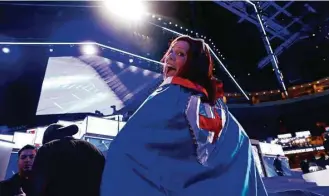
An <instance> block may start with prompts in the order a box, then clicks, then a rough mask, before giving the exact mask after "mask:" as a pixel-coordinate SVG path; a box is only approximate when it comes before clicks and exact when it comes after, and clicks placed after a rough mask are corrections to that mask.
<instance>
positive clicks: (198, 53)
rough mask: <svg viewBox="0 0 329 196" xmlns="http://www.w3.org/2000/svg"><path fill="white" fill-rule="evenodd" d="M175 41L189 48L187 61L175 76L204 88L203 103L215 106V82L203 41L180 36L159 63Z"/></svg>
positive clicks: (211, 64)
mask: <svg viewBox="0 0 329 196" xmlns="http://www.w3.org/2000/svg"><path fill="white" fill-rule="evenodd" d="M177 41H185V42H187V43H188V44H189V46H190V48H189V50H188V52H187V61H186V63H185V65H184V66H183V68H182V70H180V71H179V73H178V74H177V76H179V77H182V78H186V79H188V80H190V81H192V82H194V83H197V84H199V85H201V86H202V87H204V88H205V89H206V91H207V93H208V97H207V98H206V99H204V101H206V102H208V103H209V104H212V105H213V104H215V101H216V82H215V81H214V79H213V62H212V58H211V54H210V51H209V48H208V47H209V46H208V45H207V44H206V43H205V42H204V40H203V39H194V38H192V37H189V36H180V37H178V38H176V39H174V40H173V41H172V42H171V44H170V48H169V49H168V50H167V52H166V53H165V55H164V56H163V58H162V59H161V62H164V61H165V58H166V57H167V56H168V55H169V53H170V51H171V47H172V46H173V44H175V43H176V42H177Z"/></svg>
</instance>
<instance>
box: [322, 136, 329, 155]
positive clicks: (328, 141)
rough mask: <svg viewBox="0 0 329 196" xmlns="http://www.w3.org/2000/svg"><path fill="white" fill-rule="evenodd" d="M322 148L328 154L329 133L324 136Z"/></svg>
mask: <svg viewBox="0 0 329 196" xmlns="http://www.w3.org/2000/svg"><path fill="white" fill-rule="evenodd" d="M323 147H324V149H325V152H326V153H327V154H329V133H325V134H324V142H323Z"/></svg>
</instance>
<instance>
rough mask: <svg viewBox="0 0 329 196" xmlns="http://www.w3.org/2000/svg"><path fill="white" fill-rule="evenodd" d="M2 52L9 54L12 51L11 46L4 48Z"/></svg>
mask: <svg viewBox="0 0 329 196" xmlns="http://www.w3.org/2000/svg"><path fill="white" fill-rule="evenodd" d="M2 52H3V53H6V54H8V53H9V52H10V50H9V48H7V47H5V48H2Z"/></svg>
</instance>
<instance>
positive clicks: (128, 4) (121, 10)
mask: <svg viewBox="0 0 329 196" xmlns="http://www.w3.org/2000/svg"><path fill="white" fill-rule="evenodd" d="M104 3H105V6H106V8H107V9H108V10H110V11H111V12H112V13H114V14H116V15H119V16H121V17H122V18H125V19H129V20H140V19H141V18H142V16H143V15H144V14H146V9H145V6H144V5H143V3H142V1H138V0H134V1H127V0H120V1H109V0H107V1H104Z"/></svg>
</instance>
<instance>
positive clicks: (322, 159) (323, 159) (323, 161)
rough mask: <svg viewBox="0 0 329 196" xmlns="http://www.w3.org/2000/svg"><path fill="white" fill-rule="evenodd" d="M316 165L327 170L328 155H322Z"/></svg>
mask: <svg viewBox="0 0 329 196" xmlns="http://www.w3.org/2000/svg"><path fill="white" fill-rule="evenodd" d="M316 164H317V165H318V166H319V167H321V169H326V165H327V160H326V155H325V154H323V153H322V154H321V156H320V158H319V159H318V160H316Z"/></svg>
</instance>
